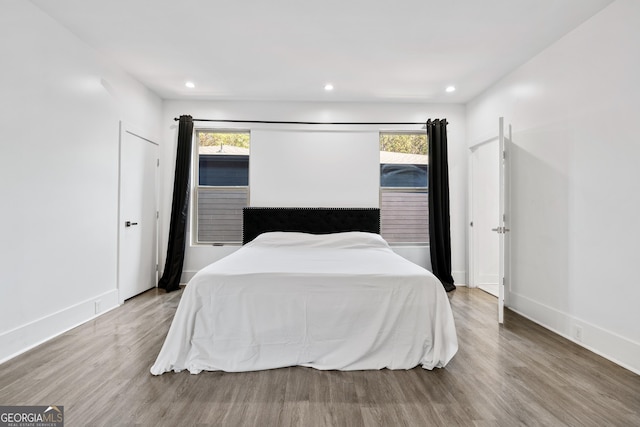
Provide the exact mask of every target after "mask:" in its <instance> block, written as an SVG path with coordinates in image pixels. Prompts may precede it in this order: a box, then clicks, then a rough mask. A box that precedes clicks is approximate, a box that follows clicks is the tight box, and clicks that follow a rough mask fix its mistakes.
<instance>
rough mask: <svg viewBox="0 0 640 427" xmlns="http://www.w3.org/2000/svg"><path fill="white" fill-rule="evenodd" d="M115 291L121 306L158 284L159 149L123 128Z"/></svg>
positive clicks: (121, 136)
mask: <svg viewBox="0 0 640 427" xmlns="http://www.w3.org/2000/svg"><path fill="white" fill-rule="evenodd" d="M120 133H121V135H120V189H119V193H120V212H119V228H118V229H119V245H118V246H119V250H118V288H119V299H120V303H122V302H124V300H126V299H128V298H131V297H133V296H136V295H138V294H140V293H142V292H144V291H146V290H148V289H150V288H153V287H155V286H156V283H157V262H158V257H157V253H158V251H157V188H158V145H157V144H155V143H154V142H151V141H149V140H147V139H145V138H142V137H141V136H139V135H137V134H135V133H133V132H132V131H131V130H129V129H127V128H125V127H124V126H122V128H121V132H120Z"/></svg>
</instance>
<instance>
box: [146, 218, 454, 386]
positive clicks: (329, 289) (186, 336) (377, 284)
mask: <svg viewBox="0 0 640 427" xmlns="http://www.w3.org/2000/svg"><path fill="white" fill-rule="evenodd" d="M244 217H245V219H244V227H245V228H244V232H245V238H244V239H243V240H245V241H246V242H245V244H244V245H243V246H242V247H241V248H240V249H238V250H237V251H235V252H234V253H232V254H231V255H228V256H227V257H225V258H223V259H221V260H219V261H216V262H214V263H212V264H210V265H209V266H207V267H205V268H203V269H202V270H201V271H199V272H198V273H197V274H196V275H195V276H194V277H193V278H192V279H191V280H190V281H189V283H188V285H187V286H186V288H185V290H184V293H183V295H182V298H181V300H180V303H179V305H178V308H177V310H176V314H175V317H174V319H173V322H172V324H171V327H170V329H169V332H168V334H167V336H166V339H165V342H164V344H163V346H162V349H161V350H160V353H159V354H158V357H157V359H156V361H155V364H154V365H153V366H152V367H151V373H152V374H153V375H161V374H163V373H164V372H169V371H175V372H180V371H182V370H188V371H189V372H190V373H192V374H197V373H200V372H201V371H227V372H241V371H256V370H265V369H275V368H281V367H288V366H306V367H312V368H316V369H321V370H328V369H334V370H371V369H383V368H388V369H411V368H414V367H416V366H421V367H423V368H425V369H433V368H438V367H444V366H445V365H446V364H447V363H448V362H449V361H450V360H451V358H452V357H453V356H454V354H455V353H456V351H457V349H458V342H457V337H456V331H455V326H454V321H453V315H452V312H451V306H450V304H449V300H448V297H447V295H446V292H445V291H444V288H443V286H442V284H441V283H440V282H439V281H438V279H437V278H436V277H435V276H433V274H431V273H430V272H429V271H428V270H425V269H424V268H422V267H419V266H417V265H416V264H413V263H411V262H410V261H407V260H406V259H404V258H403V257H401V256H399V255H397V254H395V253H394V252H393V251H392V250H391V248H390V247H389V245H388V244H387V242H386V241H385V240H384V239H382V237H381V236H380V235H379V234H378V232H379V211H378V210H377V209H273V208H250V209H246V210H245V212H244ZM343 217H344V218H343ZM345 218H346V219H345ZM354 218H355V219H354ZM309 221H310V222H313V223H314V225H309V224H308V225H305V223H306V222H309ZM376 221H377V222H376ZM318 224H322V225H318ZM309 231H312V232H309Z"/></svg>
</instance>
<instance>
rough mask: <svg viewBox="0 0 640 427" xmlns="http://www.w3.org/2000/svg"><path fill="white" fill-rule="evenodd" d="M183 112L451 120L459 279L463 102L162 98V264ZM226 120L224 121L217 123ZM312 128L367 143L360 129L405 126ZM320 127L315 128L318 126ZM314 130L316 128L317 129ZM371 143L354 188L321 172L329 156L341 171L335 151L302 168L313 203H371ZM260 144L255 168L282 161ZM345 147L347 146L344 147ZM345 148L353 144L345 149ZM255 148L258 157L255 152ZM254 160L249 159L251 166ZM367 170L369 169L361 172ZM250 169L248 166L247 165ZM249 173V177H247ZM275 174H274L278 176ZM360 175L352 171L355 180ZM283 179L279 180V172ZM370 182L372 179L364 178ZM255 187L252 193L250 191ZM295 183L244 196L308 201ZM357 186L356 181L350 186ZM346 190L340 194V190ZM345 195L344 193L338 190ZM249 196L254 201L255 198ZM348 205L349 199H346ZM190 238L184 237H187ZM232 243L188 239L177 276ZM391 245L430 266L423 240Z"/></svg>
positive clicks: (308, 158)
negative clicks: (317, 163) (203, 243)
mask: <svg viewBox="0 0 640 427" xmlns="http://www.w3.org/2000/svg"><path fill="white" fill-rule="evenodd" d="M183 114H188V115H191V116H193V117H194V118H200V119H234V120H274V121H323V122H424V121H426V119H428V118H447V120H448V121H449V122H450V124H449V125H448V127H447V135H448V142H449V155H450V158H449V174H450V186H451V224H452V227H451V228H452V237H451V238H452V247H453V249H452V265H453V272H454V279H455V280H456V283H458V284H463V283H466V271H465V265H466V251H465V240H466V234H465V233H466V227H465V224H466V208H465V206H466V205H465V203H466V188H467V175H466V173H467V158H466V150H467V148H466V144H465V141H466V139H465V115H464V107H463V106H460V105H423V104H410V103H408V104H387V103H384V104H383V103H369V104H364V103H329V102H315V103H314V102H306V103H302V102H298V103H296V102H264V101H262V102H248V101H247V102H240V101H236V102H232V101H228V102H204V101H197V102H187V101H165V103H164V122H163V126H164V129H165V134H164V140H163V142H164V144H163V148H162V150H163V151H162V161H161V168H162V169H163V170H162V172H161V174H162V177H163V178H162V182H161V187H162V189H161V194H162V196H161V197H163V200H161V214H160V215H161V218H160V219H161V230H162V231H161V233H160V235H161V250H160V256H161V261H160V267H161V268H163V267H164V260H165V255H166V245H167V237H166V236H167V235H168V229H169V217H170V212H171V191H172V188H173V171H174V165H175V149H176V138H177V124H176V122H174V121H173V118H174V117H179V116H180V115H183ZM196 126H204V127H207V126H208V127H211V126H214V125H212V124H210V123H196ZM216 126H224V127H230V126H229V125H220V124H218V125H216ZM233 127H235V128H243V126H237V125H236V126H233ZM244 128H245V129H250V130H252V131H254V132H255V133H256V135H258V136H259V135H264V134H265V133H268V132H273V131H274V129H278V130H279V132H280V134H281V135H282V134H284V133H283V132H285V130H286V132H292V133H293V134H298V132H297V130H300V129H305V130H307V131H308V130H309V127H308V126H307V127H302V126H299V127H297V128H295V127H291V126H273V125H257V124H251V125H246V126H244ZM409 128H410V129H409V130H412V129H420V128H421V126H419V125H418V126H413V127H409ZM313 129H315V130H316V131H318V130H322V131H340V132H337V133H342V132H353V136H354V141H356V140H357V141H356V142H354V143H355V144H358V145H362V144H364V145H365V146H366V144H367V142H366V141H368V140H367V137H366V134H367V132H368V133H369V134H373V133H375V132H378V131H379V130H381V129H382V130H385V129H407V127H406V126H405V127H397V126H396V127H391V126H382V127H379V126H357V127H344V126H338V127H331V126H323V127H320V128H318V127H313ZM319 133H320V134H321V133H322V132H319ZM316 135H318V134H316ZM319 141H326V140H322V139H318V138H312V139H306V140H305V142H304V143H305V144H308V145H306V146H305V149H304V150H298V151H297V156H298V159H299V161H300V162H301V163H311V164H313V162H314V160H316V159H318V153H319V152H322V149H321V148H320V147H319V145H320V142H319ZM370 141H371V142H370V144H372V145H371V147H368V148H364V150H365V151H363V154H362V156H363V157H365V156H366V158H371V160H370V161H371V162H372V164H371V165H372V166H373V168H371V167H368V166H367V165H366V164H361V165H358V168H359V169H358V170H359V171H361V172H363V175H364V176H366V178H365V179H364V181H362V182H360V183H359V184H358V186H361V187H360V188H361V190H362V191H361V192H360V193H359V194H357V195H356V193H357V191H356V192H354V189H353V188H345V189H344V191H343V192H340V193H337V192H335V191H334V190H335V187H336V183H335V182H334V181H332V180H328V179H327V178H328V177H327V176H325V175H324V172H323V171H324V169H326V167H330V166H331V162H335V163H334V164H335V166H336V170H340V171H342V172H341V173H344V171H345V168H344V164H343V162H342V160H341V158H340V157H339V156H338V155H337V153H336V157H335V158H334V160H331V158H330V157H324V158H323V159H322V162H323V167H322V168H310V169H309V170H307V171H306V172H307V174H306V175H305V181H306V182H307V183H314V188H313V192H314V197H317V200H318V201H319V202H318V203H319V204H321V205H323V206H325V207H334V206H339V207H344V206H347V205H348V200H346V199H348V198H349V197H353V198H354V202H355V203H356V204H357V205H359V206H360V205H361V206H363V207H369V206H375V205H377V185H378V181H377V179H378V178H377V175H376V177H374V178H375V180H374V181H375V182H374V181H372V180H371V179H369V178H371V176H373V174H372V173H369V172H370V171H372V170H374V169H375V173H376V174H377V171H378V169H379V166H378V164H379V163H378V162H379V157H378V152H379V148H378V139H377V138H373V139H371V140H370ZM281 144H285V145H286V146H287V147H291V141H289V140H287V141H283V142H281ZM266 148H267V147H258V152H256V151H254V152H252V156H253V157H252V162H256V163H258V164H259V168H260V169H259V170H260V171H262V172H264V171H266V170H267V169H268V167H269V166H268V165H271V167H272V169H273V170H274V171H278V170H280V169H282V168H284V167H285V165H280V163H281V162H282V159H283V153H279V152H277V151H274V150H272V151H271V152H269V150H267V149H266ZM351 148H352V147H351ZM347 151H352V150H347ZM256 155H260V158H259V159H258V158H256ZM252 168H253V166H252ZM367 171H369V172H367ZM251 172H252V173H254V170H253V169H251ZM279 174H280V172H278V173H275V172H274V176H273V177H272V179H279V178H278V177H279V176H280V175H279ZM262 176H264V174H263V175H262ZM253 178H254V177H252V178H251V179H252V182H253ZM280 178H281V176H280ZM361 178H362V177H354V179H357V180H360V179H361ZM280 181H282V180H280ZM371 182H374V185H373V186H372V185H371ZM254 190H256V191H257V192H258V193H257V194H255V193H254ZM299 190H300V188H298V187H295V186H294V187H290V186H288V187H287V188H285V189H284V191H283V188H282V187H281V186H264V185H258V188H253V187H252V188H251V190H250V191H251V204H252V205H254V206H255V205H256V203H258V204H260V205H263V206H283V205H288V206H295V205H296V204H299V205H300V206H311V204H312V201H311V200H309V198H308V196H309V195H308V193H305V192H303V191H299ZM356 190H357V189H356ZM345 194H346V195H347V196H345ZM345 197H346V198H345ZM254 202H256V203H254ZM352 206H353V205H352ZM189 241H190V239H189ZM235 249H237V246H224V247H212V246H191V245H189V246H188V247H187V251H186V257H185V265H184V274H183V281H187V280H188V279H189V278H190V277H192V276H193V274H195V272H196V271H198V270H199V269H201V268H202V267H204V266H206V265H207V264H209V263H211V262H213V261H215V260H217V259H219V258H221V257H223V256H225V255H227V254H229V253H231V252H232V251H233V250H235ZM397 251H398V253H400V254H401V255H403V256H405V257H406V258H408V259H410V260H411V261H413V262H416V263H418V264H421V265H423V266H425V267H427V268H430V262H429V253H428V248H424V247H423V248H398V250H397Z"/></svg>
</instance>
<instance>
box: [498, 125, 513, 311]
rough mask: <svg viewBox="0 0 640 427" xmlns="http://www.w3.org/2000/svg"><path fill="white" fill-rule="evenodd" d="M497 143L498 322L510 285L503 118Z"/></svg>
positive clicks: (508, 139)
mask: <svg viewBox="0 0 640 427" xmlns="http://www.w3.org/2000/svg"><path fill="white" fill-rule="evenodd" d="M498 125H499V133H498V143H499V145H500V152H499V156H500V163H499V164H500V167H499V172H500V179H499V182H500V184H499V190H500V195H499V200H500V201H499V205H500V211H499V212H498V218H497V219H498V227H497V228H496V230H495V231H496V232H497V233H498V240H499V257H498V261H499V267H498V278H499V286H498V323H504V301H505V298H506V296H507V295H508V286H509V285H510V277H509V275H510V271H509V261H510V258H509V249H510V248H509V232H510V231H511V230H510V226H509V212H508V211H509V191H508V190H509V148H510V144H511V126H509V135H508V137H507V136H505V129H504V118H503V117H500V119H499V124H498Z"/></svg>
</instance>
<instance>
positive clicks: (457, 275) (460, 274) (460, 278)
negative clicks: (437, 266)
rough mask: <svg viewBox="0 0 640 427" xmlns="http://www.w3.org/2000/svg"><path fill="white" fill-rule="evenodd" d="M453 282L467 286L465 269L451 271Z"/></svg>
mask: <svg viewBox="0 0 640 427" xmlns="http://www.w3.org/2000/svg"><path fill="white" fill-rule="evenodd" d="M451 276H453V282H454V283H455V285H456V286H467V285H466V283H467V272H466V271H452V272H451Z"/></svg>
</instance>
